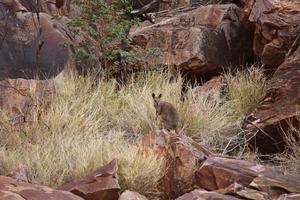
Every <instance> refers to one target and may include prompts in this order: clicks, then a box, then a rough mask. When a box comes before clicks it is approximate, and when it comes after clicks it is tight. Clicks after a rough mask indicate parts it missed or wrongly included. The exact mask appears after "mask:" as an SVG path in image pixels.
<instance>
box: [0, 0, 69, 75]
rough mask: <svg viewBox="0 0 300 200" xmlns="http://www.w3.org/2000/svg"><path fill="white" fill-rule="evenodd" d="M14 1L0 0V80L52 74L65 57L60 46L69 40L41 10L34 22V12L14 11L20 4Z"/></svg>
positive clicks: (63, 30)
mask: <svg viewBox="0 0 300 200" xmlns="http://www.w3.org/2000/svg"><path fill="white" fill-rule="evenodd" d="M15 2H17V1H13V3H11V2H10V4H7V3H3V2H2V3H1V1H0V37H1V38H2V40H1V45H0V80H2V79H4V78H26V79H30V78H31V79H35V78H41V79H46V78H47V79H48V78H51V77H54V76H56V75H57V74H58V73H60V72H61V71H62V70H63V69H64V67H65V65H66V63H67V60H68V56H69V54H68V49H67V48H66V47H64V44H67V43H70V41H71V38H70V37H69V36H70V35H68V34H67V29H66V28H65V27H64V25H62V24H61V23H60V22H59V21H57V20H55V19H52V18H51V16H49V15H47V14H45V13H40V14H39V19H40V20H39V21H38V20H37V15H36V14H32V13H29V12H16V11H18V10H24V7H21V6H20V5H21V4H16V3H15ZM7 13H10V14H11V15H9V14H7ZM14 16H15V17H14ZM39 24H40V27H39Z"/></svg>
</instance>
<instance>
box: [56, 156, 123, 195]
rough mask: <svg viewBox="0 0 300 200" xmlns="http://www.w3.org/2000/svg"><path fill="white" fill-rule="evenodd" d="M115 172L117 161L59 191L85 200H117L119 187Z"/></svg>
mask: <svg viewBox="0 0 300 200" xmlns="http://www.w3.org/2000/svg"><path fill="white" fill-rule="evenodd" d="M117 170H118V166H117V161H116V160H113V161H111V162H110V163H108V164H107V165H104V166H102V167H100V168H99V169H97V170H96V171H95V172H93V173H91V174H90V175H88V176H86V177H83V178H81V179H80V180H77V181H73V182H70V183H67V184H64V185H63V186H61V187H60V189H61V190H66V191H70V192H72V193H74V194H76V195H78V196H80V197H82V198H84V199H85V200H99V199H105V200H118V198H119V196H120V195H119V192H120V186H119V183H118V176H117Z"/></svg>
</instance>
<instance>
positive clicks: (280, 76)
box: [245, 47, 300, 153]
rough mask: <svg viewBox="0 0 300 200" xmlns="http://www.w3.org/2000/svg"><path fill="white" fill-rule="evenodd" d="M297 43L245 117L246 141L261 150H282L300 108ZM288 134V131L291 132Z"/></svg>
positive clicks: (299, 50)
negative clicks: (256, 106) (255, 104)
mask: <svg viewBox="0 0 300 200" xmlns="http://www.w3.org/2000/svg"><path fill="white" fill-rule="evenodd" d="M299 67H300V47H298V49H297V50H296V51H295V52H294V54H293V55H292V56H290V57H289V58H287V59H286V61H285V62H284V63H283V64H282V65H280V66H279V68H278V69H277V71H276V72H275V74H274V76H273V77H272V79H271V80H270V81H269V83H268V85H267V89H266V93H265V95H264V96H263V98H262V100H261V102H260V105H259V107H258V108H257V109H256V110H255V111H254V112H253V113H252V114H250V115H249V116H248V118H247V119H246V121H245V129H246V130H247V137H248V138H252V139H251V140H250V141H249V142H250V144H251V145H252V146H253V147H254V148H257V149H258V150H259V151H260V152H261V153H276V152H282V151H283V150H284V149H285V137H286V136H285V134H289V133H288V132H289V128H290V126H289V123H291V124H293V123H295V124H294V125H295V126H297V124H298V121H297V117H299V108H300V72H299ZM290 136H291V135H290Z"/></svg>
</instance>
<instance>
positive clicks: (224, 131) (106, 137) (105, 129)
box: [0, 67, 265, 194]
mask: <svg viewBox="0 0 300 200" xmlns="http://www.w3.org/2000/svg"><path fill="white" fill-rule="evenodd" d="M168 80H169V77H168V75H166V74H160V73H157V72H156V73H140V74H134V75H133V76H132V78H131V81H130V82H129V83H128V85H126V86H124V87H121V88H120V89H117V88H118V87H117V83H116V82H115V81H108V82H107V81H102V80H100V81H99V82H98V83H95V82H94V81H93V80H92V79H91V78H89V77H88V78H82V77H76V76H70V77H68V78H65V80H64V84H57V87H56V88H57V91H56V94H55V96H54V97H53V101H52V103H51V105H50V106H49V108H48V109H47V110H46V111H44V112H42V114H41V116H40V120H37V111H33V112H32V113H31V114H30V116H27V119H28V121H29V122H28V123H26V124H25V125H24V126H22V127H18V126H16V127H12V126H10V125H9V124H8V123H7V122H6V121H5V120H2V122H0V123H1V128H0V174H7V173H9V172H10V171H11V170H12V169H15V168H17V167H18V166H19V165H20V164H24V165H26V166H28V168H29V169H30V172H31V176H32V178H33V180H35V182H37V183H40V184H45V185H49V186H59V185H61V184H63V183H65V182H68V181H71V180H73V179H76V178H79V177H82V176H84V175H86V174H88V173H90V172H91V171H93V170H95V169H96V168H97V167H99V166H101V165H103V164H105V163H107V162H109V161H110V160H112V159H113V158H116V159H117V160H118V163H119V176H120V178H121V186H122V188H123V189H131V190H134V191H138V192H141V193H144V194H145V193H147V192H149V191H151V190H153V189H154V188H155V186H156V184H157V183H158V180H159V178H160V177H161V176H162V175H163V171H162V163H163V160H162V159H161V158H159V157H157V156H156V155H155V154H154V152H150V153H149V152H147V154H145V153H143V152H141V151H139V148H138V145H137V144H136V138H138V137H139V136H140V135H142V134H143V133H147V132H149V131H151V130H154V129H155V128H157V127H158V122H157V121H155V109H154V107H153V102H152V97H151V93H152V92H154V93H156V94H158V93H161V94H162V98H163V100H166V101H169V102H171V103H172V104H173V105H174V106H175V107H176V108H177V110H178V112H179V115H180V129H181V131H183V132H184V133H186V134H187V135H189V136H191V137H194V138H197V139H199V140H200V141H202V142H204V143H205V144H207V145H208V146H209V147H211V148H213V149H215V150H219V151H222V150H223V149H224V148H225V147H226V144H228V142H229V141H230V140H231V138H234V137H236V135H237V133H238V132H239V126H240V123H241V120H242V118H243V117H244V116H245V115H246V114H247V113H248V112H250V111H251V110H252V109H253V108H254V107H255V106H256V105H257V103H258V100H259V98H260V96H261V95H262V92H263V88H264V86H265V78H264V77H263V75H262V71H261V70H260V69H258V68H255V67H251V68H250V69H248V70H245V71H240V72H237V73H236V74H235V75H231V74H227V75H226V80H227V82H228V86H229V95H228V97H227V98H225V97H222V95H220V94H221V91H219V90H215V91H211V93H212V95H211V97H210V98H207V97H196V96H195V95H194V94H193V92H192V90H191V91H190V92H189V93H188V94H187V98H186V100H185V101H184V102H181V101H180V89H181V85H182V79H181V78H180V77H179V78H178V79H177V80H176V81H171V82H170V81H168ZM40 109H41V110H43V108H40ZM2 119H5V118H2Z"/></svg>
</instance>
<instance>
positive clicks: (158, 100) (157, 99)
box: [152, 93, 162, 109]
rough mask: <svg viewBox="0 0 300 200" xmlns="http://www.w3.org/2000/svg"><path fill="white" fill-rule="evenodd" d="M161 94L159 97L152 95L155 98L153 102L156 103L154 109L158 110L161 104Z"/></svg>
mask: <svg viewBox="0 0 300 200" xmlns="http://www.w3.org/2000/svg"><path fill="white" fill-rule="evenodd" d="M161 96H162V95H161V94H159V95H158V96H155V94H154V93H152V98H153V101H154V108H155V109H157V107H158V104H159V102H160V99H161Z"/></svg>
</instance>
